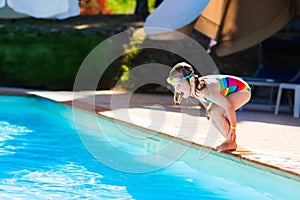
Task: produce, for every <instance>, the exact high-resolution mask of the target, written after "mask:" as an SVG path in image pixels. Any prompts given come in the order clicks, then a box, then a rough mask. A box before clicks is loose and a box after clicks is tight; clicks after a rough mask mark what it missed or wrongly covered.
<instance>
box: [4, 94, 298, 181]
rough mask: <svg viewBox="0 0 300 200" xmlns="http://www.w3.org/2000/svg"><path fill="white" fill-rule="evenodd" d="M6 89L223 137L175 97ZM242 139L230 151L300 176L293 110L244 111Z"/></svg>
mask: <svg viewBox="0 0 300 200" xmlns="http://www.w3.org/2000/svg"><path fill="white" fill-rule="evenodd" d="M0 93H1V94H28V95H37V96H41V97H44V98H48V99H51V100H54V101H57V102H60V103H64V104H68V105H72V100H75V101H74V102H75V105H76V106H77V107H81V108H83V109H86V110H92V111H93V110H96V112H97V113H98V114H100V115H104V116H107V117H110V118H116V119H119V120H121V121H125V122H128V123H131V124H135V125H138V126H142V127H144V128H147V129H151V130H154V131H156V132H160V133H164V134H167V135H171V136H172V137H178V138H181V139H184V140H187V141H191V142H193V143H196V144H200V145H204V146H208V147H211V148H214V147H215V146H217V145H218V144H219V143H220V142H222V141H223V139H222V137H221V136H219V135H218V134H216V132H217V131H216V130H214V129H212V128H211V126H210V121H209V120H207V119H206V117H204V115H203V113H202V112H200V111H199V107H198V106H197V105H183V106H182V107H181V108H180V107H178V106H177V107H176V106H171V105H170V103H171V102H172V96H169V95H154V94H151V95H149V94H134V95H130V94H127V93H119V92H113V91H97V92H76V93H73V92H63V91H60V92H59V91H57V92H50V91H36V90H25V89H14V88H0ZM94 104H95V106H94ZM237 143H238V149H237V150H236V151H234V152H231V153H229V154H232V155H234V156H235V157H239V158H244V160H250V161H254V162H255V163H260V164H263V165H265V166H272V167H271V168H269V170H270V172H272V171H274V170H276V171H277V172H276V173H278V171H280V173H282V175H283V176H285V177H288V178H293V179H297V180H300V153H299V150H300V119H299V118H293V115H292V112H290V113H286V112H282V113H280V114H279V115H274V112H265V111H258V110H252V109H251V110H250V109H247V108H245V109H243V110H242V111H238V112H237ZM278 169H279V170H278ZM286 172H288V173H286Z"/></svg>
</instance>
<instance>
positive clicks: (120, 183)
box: [0, 95, 300, 200]
mask: <svg viewBox="0 0 300 200" xmlns="http://www.w3.org/2000/svg"><path fill="white" fill-rule="evenodd" d="M78 112H79V113H81V112H82V119H83V120H82V124H83V125H84V126H81V127H80V129H81V130H79V132H80V134H79V133H78V125H77V124H76V123H75V122H74V121H73V120H72V118H73V113H72V109H71V108H70V107H67V106H64V105H61V104H57V103H54V102H52V101H49V100H45V99H42V98H38V97H25V96H6V95H2V96H0V199H17V198H19V199H143V200H144V199H295V198H296V197H297V196H299V188H300V187H299V186H300V184H299V182H297V181H294V180H291V179H287V178H284V177H281V176H278V175H274V174H272V173H268V172H265V171H263V170H259V169H256V168H253V167H250V166H247V165H245V164H243V163H241V162H237V161H236V160H235V159H234V158H230V157H228V158H226V157H224V156H218V154H217V153H211V154H209V155H207V156H206V157H205V158H203V159H199V150H201V147H198V146H194V145H190V146H189V148H187V149H186V151H185V152H184V154H183V155H181V156H180V157H179V158H178V159H177V160H176V161H174V162H172V163H170V164H169V165H166V166H165V167H162V168H151V169H155V170H149V172H145V173H131V172H124V171H120V170H117V169H115V168H112V167H110V165H109V164H107V163H104V162H101V159H100V160H99V159H96V158H98V157H97V156H96V157H95V154H96V153H97V151H99V152H101V155H103V152H105V155H110V160H111V161H112V163H113V162H114V161H119V160H120V157H121V156H122V155H120V154H119V152H120V151H126V152H131V153H129V154H126V157H121V160H122V162H120V163H119V165H128V166H129V168H131V167H137V166H139V165H142V167H147V163H149V162H148V161H147V160H144V161H143V160H141V159H140V158H141V156H140V155H141V154H140V153H141V152H142V153H144V154H145V153H147V152H148V153H150V154H153V155H152V157H151V158H155V151H156V150H157V149H158V148H160V147H161V146H165V144H168V141H170V138H168V137H166V136H160V135H151V132H150V131H147V130H143V129H141V128H137V127H133V126H130V125H128V124H124V127H126V128H127V129H128V130H131V131H132V132H136V133H140V134H141V135H145V134H149V137H147V140H146V141H142V140H143V138H145V137H140V138H137V139H132V140H128V141H127V140H126V136H122V134H121V133H120V131H119V130H120V129H119V128H118V127H116V125H115V123H114V121H113V120H110V119H106V118H102V117H97V120H99V122H101V125H102V131H105V136H106V138H105V139H104V138H101V137H99V134H97V131H99V130H95V128H94V127H89V124H88V123H87V122H86V121H84V119H88V116H90V114H89V113H86V112H83V111H80V110H78ZM84 134H86V135H84ZM83 137H84V138H83ZM131 138H132V137H131ZM141 138H142V139H141ZM82 139H86V140H87V141H83V140H82ZM149 139H150V140H149ZM149 141H150V142H149ZM86 142H89V147H87V146H86ZM173 142H174V139H173ZM108 143H109V144H108ZM112 145H113V147H114V148H117V149H119V151H118V152H117V153H114V152H113V151H112V149H110V147H111V146H112ZM176 145H178V147H179V146H186V143H185V142H183V141H180V140H178V142H177V143H176ZM91 146H92V147H93V148H90V147H91ZM91 151H94V152H91ZM130 155H132V157H129V156H130ZM135 155H137V157H135ZM142 155H143V154H142ZM160 156H161V155H160ZM166 157H167V155H166ZM137 158H138V159H137ZM158 160H160V159H158ZM151 163H153V162H151ZM121 167H123V166H121ZM125 169H127V168H126V167H125ZM125 171H126V170H125Z"/></svg>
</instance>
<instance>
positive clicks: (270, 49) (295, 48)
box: [242, 38, 300, 107]
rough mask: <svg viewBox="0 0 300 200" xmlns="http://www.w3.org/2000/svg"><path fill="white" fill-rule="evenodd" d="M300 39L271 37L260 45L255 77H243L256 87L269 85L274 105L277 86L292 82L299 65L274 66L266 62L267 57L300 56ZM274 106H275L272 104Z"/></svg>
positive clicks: (270, 97)
mask: <svg viewBox="0 0 300 200" xmlns="http://www.w3.org/2000/svg"><path fill="white" fill-rule="evenodd" d="M299 45H300V40H299V39H298V38H297V39H288V40H286V39H278V38H270V39H267V40H265V41H263V42H262V43H261V44H260V45H259V66H258V68H257V70H256V72H255V74H254V76H253V77H242V78H243V79H244V80H245V81H247V82H248V83H249V85H250V86H251V87H252V88H254V87H268V88H270V92H269V101H268V104H269V105H272V102H273V97H274V95H275V94H274V93H275V92H276V90H275V89H276V88H279V87H280V84H281V83H291V81H292V79H294V78H295V75H296V74H298V73H299V67H296V66H289V64H287V65H286V66H272V65H270V64H266V61H265V60H266V59H265V57H269V60H270V58H271V59H272V58H274V57H276V58H277V57H283V58H284V59H287V58H292V57H297V56H299ZM272 107H273V106H272Z"/></svg>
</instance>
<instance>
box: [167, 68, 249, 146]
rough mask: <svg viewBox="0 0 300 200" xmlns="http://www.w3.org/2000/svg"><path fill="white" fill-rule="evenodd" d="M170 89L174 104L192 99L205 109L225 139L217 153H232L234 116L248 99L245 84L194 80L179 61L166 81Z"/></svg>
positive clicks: (207, 78)
mask: <svg viewBox="0 0 300 200" xmlns="http://www.w3.org/2000/svg"><path fill="white" fill-rule="evenodd" d="M167 81H168V83H169V84H171V85H172V86H173V87H174V90H175V95H174V97H176V98H174V101H175V103H180V100H181V99H182V97H183V98H188V97H190V96H191V97H194V98H196V99H198V100H199V101H200V102H201V104H202V105H203V106H204V107H205V108H206V112H207V114H208V116H209V117H210V118H211V120H212V124H213V125H214V126H215V127H216V128H217V130H219V131H220V132H221V134H222V135H223V137H224V138H225V142H223V143H222V144H221V145H220V146H218V147H217V151H219V152H221V151H234V150H236V148H237V144H236V113H235V111H236V110H237V109H239V108H240V107H242V106H243V105H245V104H246V103H247V102H248V101H249V100H250V97H251V89H250V87H249V85H248V84H247V83H246V82H245V81H243V80H242V79H240V78H238V77H235V76H229V75H208V76H203V77H198V76H197V75H195V72H194V69H193V67H192V66H191V65H189V64H187V63H185V62H181V63H178V64H176V65H175V66H174V67H173V69H172V70H171V71H170V74H169V77H168V79H167Z"/></svg>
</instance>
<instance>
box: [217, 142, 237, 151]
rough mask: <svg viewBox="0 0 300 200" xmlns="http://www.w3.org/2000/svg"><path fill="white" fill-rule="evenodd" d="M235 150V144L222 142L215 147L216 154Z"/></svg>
mask: <svg viewBox="0 0 300 200" xmlns="http://www.w3.org/2000/svg"><path fill="white" fill-rule="evenodd" d="M236 148H237V144H236V142H223V143H222V144H221V145H219V146H217V151H218V152H224V151H235V150H236Z"/></svg>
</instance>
